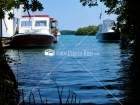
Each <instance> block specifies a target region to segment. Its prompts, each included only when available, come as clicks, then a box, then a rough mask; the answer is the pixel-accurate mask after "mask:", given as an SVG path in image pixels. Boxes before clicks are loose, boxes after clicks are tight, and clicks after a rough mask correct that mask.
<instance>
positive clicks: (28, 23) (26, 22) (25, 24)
mask: <svg viewBox="0 0 140 105" xmlns="http://www.w3.org/2000/svg"><path fill="white" fill-rule="evenodd" d="M29 26H30V27H31V26H32V21H21V27H29Z"/></svg>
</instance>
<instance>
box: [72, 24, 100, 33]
mask: <svg viewBox="0 0 140 105" xmlns="http://www.w3.org/2000/svg"><path fill="white" fill-rule="evenodd" d="M97 31H98V26H88V27H83V28H78V29H77V30H76V31H75V35H95V34H96V33H97Z"/></svg>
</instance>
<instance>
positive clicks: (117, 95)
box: [7, 35, 128, 104]
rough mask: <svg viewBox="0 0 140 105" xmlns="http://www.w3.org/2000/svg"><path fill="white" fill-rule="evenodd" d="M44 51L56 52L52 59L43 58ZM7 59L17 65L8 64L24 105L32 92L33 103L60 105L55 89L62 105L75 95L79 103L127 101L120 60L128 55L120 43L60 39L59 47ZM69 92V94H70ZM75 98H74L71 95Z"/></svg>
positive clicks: (90, 38)
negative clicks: (34, 101)
mask: <svg viewBox="0 0 140 105" xmlns="http://www.w3.org/2000/svg"><path fill="white" fill-rule="evenodd" d="M46 49H52V50H54V51H55V55H54V56H49V55H45V50H46ZM7 53H8V54H9V55H10V57H12V58H13V59H14V60H16V61H18V62H17V63H18V65H17V63H16V62H13V63H11V64H10V66H11V68H12V69H13V70H14V73H15V75H16V78H17V79H18V82H19V89H23V90H24V97H25V101H27V102H28V101H29V100H28V98H29V94H30V92H31V91H32V92H33V94H34V96H35V100H36V103H40V95H39V92H38V89H39V90H40V94H41V97H42V101H43V103H45V102H46V99H47V100H48V103H59V98H58V93H57V87H56V84H55V82H54V80H53V79H55V81H56V83H57V84H58V86H59V89H60V91H61V90H62V87H63V86H64V88H63V92H62V101H63V103H65V102H66V100H67V98H68V96H69V95H70V98H69V102H71V100H72V95H73V97H74V96H75V94H76V102H77V103H78V102H79V100H80V99H81V101H80V103H94V104H109V103H118V104H121V102H122V101H123V100H124V99H125V98H126V97H125V90H126V89H124V84H125V83H126V80H125V79H124V77H125V73H124V71H123V70H122V68H123V67H124V65H123V64H122V60H124V59H127V57H128V55H127V52H125V53H124V51H122V50H120V49H119V43H101V42H98V40H97V39H96V38H95V36H88V37H84V36H74V35H65V36H60V43H57V44H54V45H53V47H50V48H38V49H37V48H36V49H19V50H18V51H17V50H8V52H7ZM69 90H70V93H69ZM73 92H74V93H75V94H74V93H73Z"/></svg>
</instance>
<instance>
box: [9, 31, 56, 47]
mask: <svg viewBox="0 0 140 105" xmlns="http://www.w3.org/2000/svg"><path fill="white" fill-rule="evenodd" d="M53 41H54V36H53V35H51V34H37V33H29V34H17V35H14V36H13V38H12V41H11V45H13V46H26V47H27V46H51V45H52V44H53Z"/></svg>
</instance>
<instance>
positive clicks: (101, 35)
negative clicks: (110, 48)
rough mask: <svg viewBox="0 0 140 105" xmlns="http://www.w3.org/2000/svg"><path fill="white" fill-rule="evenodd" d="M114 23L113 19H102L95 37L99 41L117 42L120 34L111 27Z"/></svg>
mask: <svg viewBox="0 0 140 105" xmlns="http://www.w3.org/2000/svg"><path fill="white" fill-rule="evenodd" d="M114 23H115V21H114V20H110V19H106V20H103V23H102V24H100V25H99V30H98V32H97V34H96V38H97V39H98V40H99V41H101V42H119V40H120V35H119V34H116V33H115V32H114V30H113V29H112V28H113V27H114Z"/></svg>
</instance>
